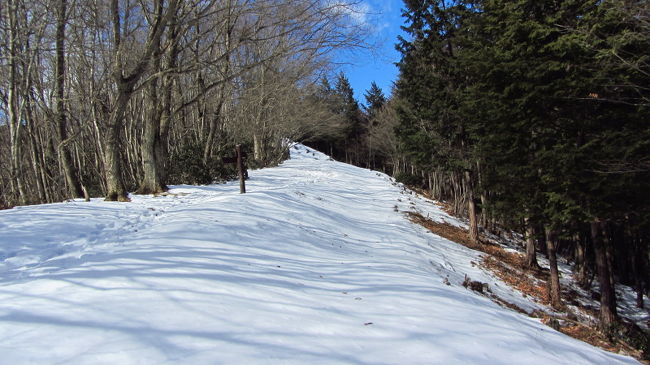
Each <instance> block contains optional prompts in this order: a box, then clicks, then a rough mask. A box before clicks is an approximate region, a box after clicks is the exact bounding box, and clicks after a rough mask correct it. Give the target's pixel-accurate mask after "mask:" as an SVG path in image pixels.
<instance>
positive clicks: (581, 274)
mask: <svg viewBox="0 0 650 365" xmlns="http://www.w3.org/2000/svg"><path fill="white" fill-rule="evenodd" d="M575 245H576V253H575V256H576V257H575V272H576V281H577V282H578V285H580V287H581V288H583V289H585V290H586V289H589V287H590V280H589V277H588V275H587V244H586V242H585V237H583V235H582V234H577V235H576V239H575Z"/></svg>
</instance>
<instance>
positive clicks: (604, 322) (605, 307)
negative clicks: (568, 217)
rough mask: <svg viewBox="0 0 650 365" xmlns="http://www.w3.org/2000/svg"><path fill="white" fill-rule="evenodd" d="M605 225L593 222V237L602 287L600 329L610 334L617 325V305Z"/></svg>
mask: <svg viewBox="0 0 650 365" xmlns="http://www.w3.org/2000/svg"><path fill="white" fill-rule="evenodd" d="M603 233H604V232H603V223H602V222H601V221H600V220H596V221H594V222H591V237H592V241H593V245H594V253H595V256H596V269H597V271H598V283H599V285H600V315H599V319H600V328H601V330H602V331H604V332H608V331H609V330H610V329H611V327H612V325H614V323H616V319H617V315H616V303H615V302H612V298H615V293H614V285H613V283H612V282H611V279H610V267H609V261H608V260H607V247H606V245H607V243H608V242H607V240H606V239H605V237H604V234H603Z"/></svg>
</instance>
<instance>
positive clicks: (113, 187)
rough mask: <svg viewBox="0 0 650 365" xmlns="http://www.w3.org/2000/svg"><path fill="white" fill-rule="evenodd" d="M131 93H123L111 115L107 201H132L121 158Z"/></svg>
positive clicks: (107, 162)
mask: <svg viewBox="0 0 650 365" xmlns="http://www.w3.org/2000/svg"><path fill="white" fill-rule="evenodd" d="M130 98H131V92H126V91H122V92H121V93H120V95H119V96H118V98H117V102H116V105H115V107H114V108H115V109H114V110H113V112H112V113H111V115H110V121H109V122H108V130H107V131H106V132H107V133H106V139H105V142H106V143H105V149H104V153H105V155H104V163H105V164H106V199H105V200H106V201H120V202H128V201H130V199H129V197H128V196H127V193H126V187H125V186H124V182H123V181H122V157H121V156H120V148H121V147H120V145H121V143H120V141H121V138H120V131H121V129H122V119H123V118H124V113H125V110H126V105H127V103H128V102H129V99H130Z"/></svg>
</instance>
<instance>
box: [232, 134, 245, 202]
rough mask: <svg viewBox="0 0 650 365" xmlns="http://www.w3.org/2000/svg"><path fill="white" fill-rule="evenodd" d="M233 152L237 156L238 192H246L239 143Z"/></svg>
mask: <svg viewBox="0 0 650 365" xmlns="http://www.w3.org/2000/svg"><path fill="white" fill-rule="evenodd" d="M235 154H236V156H237V172H238V173H239V193H240V194H244V193H246V182H245V181H244V158H243V156H242V154H241V145H240V144H238V145H236V146H235Z"/></svg>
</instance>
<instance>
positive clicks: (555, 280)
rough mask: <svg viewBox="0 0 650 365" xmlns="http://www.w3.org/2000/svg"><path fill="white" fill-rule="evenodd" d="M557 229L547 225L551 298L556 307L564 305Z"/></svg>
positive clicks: (553, 305) (552, 304)
mask: <svg viewBox="0 0 650 365" xmlns="http://www.w3.org/2000/svg"><path fill="white" fill-rule="evenodd" d="M556 248H557V231H555V230H554V229H552V228H550V227H547V228H546V251H547V253H548V263H549V269H550V276H549V279H548V287H549V296H550V298H551V306H552V307H553V308H555V309H558V308H561V307H562V298H561V293H560V274H559V271H558V268H557V255H556Z"/></svg>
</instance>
